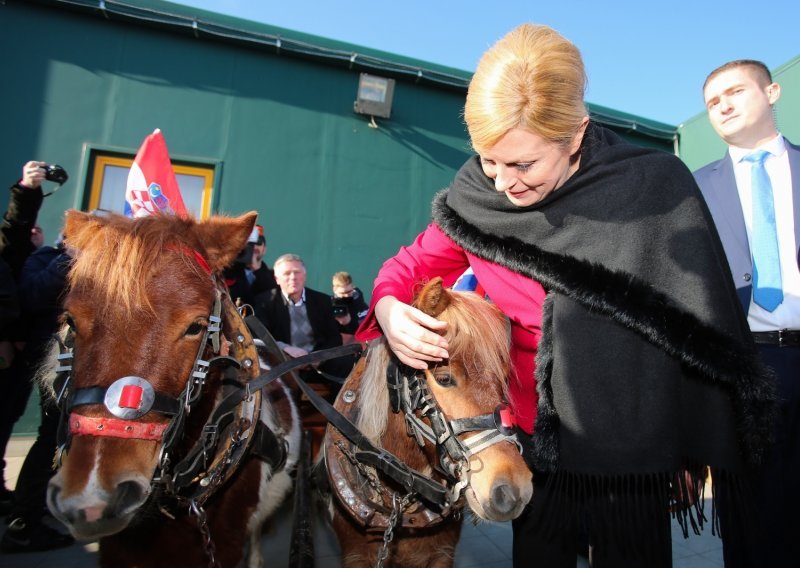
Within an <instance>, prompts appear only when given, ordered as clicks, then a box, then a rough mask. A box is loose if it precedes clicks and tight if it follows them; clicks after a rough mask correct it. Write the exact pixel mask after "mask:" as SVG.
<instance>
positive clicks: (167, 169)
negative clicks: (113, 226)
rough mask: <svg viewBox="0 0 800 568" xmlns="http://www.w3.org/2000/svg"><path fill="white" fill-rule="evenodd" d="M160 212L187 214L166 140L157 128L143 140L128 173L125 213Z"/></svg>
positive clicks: (146, 214) (146, 213)
mask: <svg viewBox="0 0 800 568" xmlns="http://www.w3.org/2000/svg"><path fill="white" fill-rule="evenodd" d="M159 211H160V212H164V213H173V214H176V215H180V216H182V217H188V216H189V213H188V211H186V206H185V205H184V204H183V198H182V197H181V190H180V188H179V187H178V180H177V179H176V178H175V172H174V171H173V170H172V163H171V162H170V161H169V152H168V151H167V143H166V142H165V141H164V135H163V134H161V130H159V129H158V128H156V129H155V130H154V131H153V133H152V134H150V135H149V136H148V137H147V138H145V139H144V142H142V145H141V147H140V148H139V152H138V153H137V154H136V158H134V160H133V165H132V166H131V170H130V172H128V184H127V187H126V188H125V215H127V216H128V217H147V216H148V215H153V214H155V213H157V212H159Z"/></svg>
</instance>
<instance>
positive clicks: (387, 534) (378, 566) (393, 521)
mask: <svg viewBox="0 0 800 568" xmlns="http://www.w3.org/2000/svg"><path fill="white" fill-rule="evenodd" d="M411 497H412V494H411V493H409V494H408V495H406V496H405V497H403V498H402V499H400V498H399V497H398V494H397V493H392V513H391V515H389V523H388V525H387V526H386V530H385V531H384V532H383V545H382V546H381V549H380V551H379V552H378V560H377V561H376V562H375V568H383V563H384V562H385V561H386V559H387V558H389V544H391V542H392V539H394V527H395V525H397V521H398V520H399V519H400V516H401V515H402V514H403V510H404V509H405V508H406V507H407V506H408V503H409V502H410V501H411Z"/></svg>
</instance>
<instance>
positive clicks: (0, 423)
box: [0, 353, 33, 482]
mask: <svg viewBox="0 0 800 568" xmlns="http://www.w3.org/2000/svg"><path fill="white" fill-rule="evenodd" d="M0 388H2V396H0V475H2V478H1V479H0V482H5V470H6V461H5V455H6V448H7V447H8V441H9V440H10V439H11V433H12V432H13V431H14V424H16V423H17V420H19V419H20V417H21V416H22V414H23V413H24V412H25V407H26V406H27V404H28V398H30V395H31V391H32V390H33V384H32V383H31V380H30V373H29V372H28V368H27V366H26V364H25V360H24V359H23V357H22V355H21V354H20V353H17V356H16V357H15V358H14V361H13V362H12V363H11V366H10V367H9V368H8V369H3V370H1V371H0Z"/></svg>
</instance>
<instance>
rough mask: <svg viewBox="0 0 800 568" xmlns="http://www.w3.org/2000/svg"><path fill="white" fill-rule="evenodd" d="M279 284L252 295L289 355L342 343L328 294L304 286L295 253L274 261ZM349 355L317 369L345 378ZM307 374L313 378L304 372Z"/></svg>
mask: <svg viewBox="0 0 800 568" xmlns="http://www.w3.org/2000/svg"><path fill="white" fill-rule="evenodd" d="M273 270H274V273H275V280H276V282H277V283H278V288H276V289H274V290H268V291H267V292H263V293H261V294H259V295H257V296H256V297H255V300H254V306H253V308H254V311H255V315H256V317H258V318H259V319H260V320H261V321H262V323H263V324H264V325H265V326H266V328H267V329H268V330H269V332H270V333H271V334H272V337H273V338H274V339H275V341H276V343H277V344H278V346H279V347H280V348H281V349H283V351H284V353H286V354H287V355H288V356H289V357H292V358H296V357H301V356H303V355H305V354H307V353H310V352H311V351H318V350H320V349H327V348H330V347H337V346H339V345H341V344H342V336H341V334H340V333H339V324H338V323H337V322H336V320H335V319H334V317H333V309H332V307H331V298H330V296H328V295H327V294H324V293H322V292H318V291H316V290H312V289H311V288H306V285H305V284H306V266H305V264H304V263H303V260H302V259H301V258H300V257H299V256H297V255H296V254H284V255H283V256H280V257H278V259H277V260H275V264H274V265H273ZM353 362H354V361H353V358H352V357H340V358H338V359H330V360H328V361H325V362H323V363H322V364H320V365H319V370H320V371H322V372H323V373H325V374H328V375H332V376H334V377H337V378H344V377H346V376H347V375H348V373H349V372H350V370H351V369H352V367H353ZM304 374H305V375H306V378H308V379H311V378H314V377H313V374H311V373H304Z"/></svg>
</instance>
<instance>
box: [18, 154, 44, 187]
mask: <svg viewBox="0 0 800 568" xmlns="http://www.w3.org/2000/svg"><path fill="white" fill-rule="evenodd" d="M46 165H47V162H36V161H33V160H32V161H30V162H28V163H27V164H25V165H24V166H22V179H21V180H20V182H19V185H20V187H24V188H27V189H37V188H39V187H41V185H42V182H43V181H44V175H45V171H44V166H46Z"/></svg>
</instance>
